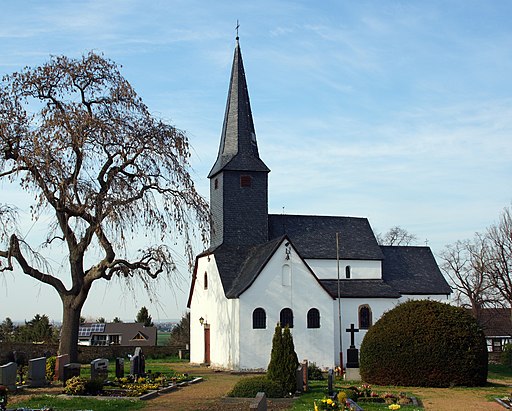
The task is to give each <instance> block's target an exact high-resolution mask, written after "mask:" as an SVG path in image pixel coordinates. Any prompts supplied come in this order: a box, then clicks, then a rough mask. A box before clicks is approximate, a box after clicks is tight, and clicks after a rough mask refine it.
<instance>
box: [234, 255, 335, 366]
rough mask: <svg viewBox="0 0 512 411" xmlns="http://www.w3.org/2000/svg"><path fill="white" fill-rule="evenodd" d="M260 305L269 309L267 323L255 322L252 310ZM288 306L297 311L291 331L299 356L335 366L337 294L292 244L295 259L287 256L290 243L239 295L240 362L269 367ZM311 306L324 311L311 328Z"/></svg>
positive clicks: (317, 362)
mask: <svg viewBox="0 0 512 411" xmlns="http://www.w3.org/2000/svg"><path fill="white" fill-rule="evenodd" d="M286 266H288V267H286ZM258 307H261V308H263V309H264V310H265V312H266V316H267V321H266V329H253V328H252V325H253V324H252V314H253V311H254V309H256V308H258ZM283 308H291V309H292V311H293V317H294V327H293V328H292V330H291V332H292V335H293V341H294V345H295V351H296V353H297V356H298V358H299V361H302V360H304V359H307V360H309V361H310V362H315V363H316V364H317V365H318V366H319V367H322V368H328V367H332V366H333V358H332V352H333V349H334V348H333V341H332V337H331V336H332V334H333V323H332V298H331V297H330V296H329V295H328V293H327V292H326V291H325V290H324V289H323V287H322V286H321V285H320V284H319V283H318V281H317V280H316V279H315V277H314V276H313V275H312V274H311V272H310V271H309V269H308V268H307V267H306V266H305V265H304V264H303V262H302V260H301V259H300V258H299V256H298V255H297V254H296V253H295V252H294V250H293V249H292V250H291V253H290V259H289V260H287V259H286V253H285V246H284V245H281V247H280V248H279V249H278V250H277V251H276V253H275V254H274V255H273V256H272V258H271V259H270V261H269V262H268V264H267V265H266V266H265V268H264V269H263V271H262V272H261V273H260V275H259V276H258V277H257V278H256V280H255V281H254V283H253V284H252V286H251V287H250V288H249V289H247V290H246V291H245V292H244V293H243V294H242V295H241V296H240V333H241V335H242V336H243V337H242V340H241V341H240V368H241V369H245V370H251V369H266V368H267V365H268V363H269V361H270V353H271V349H272V337H273V335H274V329H275V326H276V324H277V322H278V321H279V318H280V312H281V310H282V309H283ZM311 308H316V309H318V310H319V312H320V328H316V329H315V328H309V329H308V328H307V313H308V311H309V309H311Z"/></svg>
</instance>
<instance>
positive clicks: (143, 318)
mask: <svg viewBox="0 0 512 411" xmlns="http://www.w3.org/2000/svg"><path fill="white" fill-rule="evenodd" d="M135 322H136V323H142V324H144V327H153V325H154V324H153V321H152V318H151V316H150V315H149V311H148V309H147V308H146V307H142V308H141V309H140V310H139V312H138V313H137V317H136V318H135Z"/></svg>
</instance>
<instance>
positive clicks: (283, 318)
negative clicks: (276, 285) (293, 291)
mask: <svg viewBox="0 0 512 411" xmlns="http://www.w3.org/2000/svg"><path fill="white" fill-rule="evenodd" d="M279 321H280V323H281V327H283V328H284V327H286V326H288V327H289V328H293V311H292V310H291V309H290V308H283V309H282V310H281V314H280V315H279Z"/></svg>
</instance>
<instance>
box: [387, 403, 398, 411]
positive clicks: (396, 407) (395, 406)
mask: <svg viewBox="0 0 512 411" xmlns="http://www.w3.org/2000/svg"><path fill="white" fill-rule="evenodd" d="M388 408H389V409H390V410H399V409H400V404H391V405H390V406H389V407H388Z"/></svg>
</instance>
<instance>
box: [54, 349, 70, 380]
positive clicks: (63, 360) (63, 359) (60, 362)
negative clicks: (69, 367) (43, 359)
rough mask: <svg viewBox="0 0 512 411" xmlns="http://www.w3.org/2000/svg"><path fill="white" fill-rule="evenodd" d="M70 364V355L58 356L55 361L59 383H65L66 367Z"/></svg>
mask: <svg viewBox="0 0 512 411" xmlns="http://www.w3.org/2000/svg"><path fill="white" fill-rule="evenodd" d="M66 364H69V354H62V355H57V358H56V360H55V377H56V378H57V379H58V380H59V381H64V366H65V365H66Z"/></svg>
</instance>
